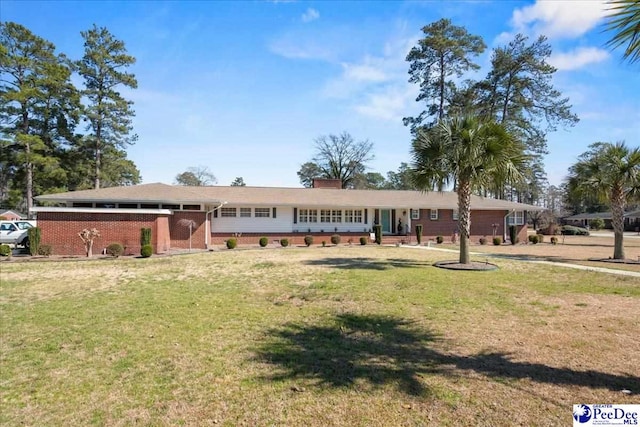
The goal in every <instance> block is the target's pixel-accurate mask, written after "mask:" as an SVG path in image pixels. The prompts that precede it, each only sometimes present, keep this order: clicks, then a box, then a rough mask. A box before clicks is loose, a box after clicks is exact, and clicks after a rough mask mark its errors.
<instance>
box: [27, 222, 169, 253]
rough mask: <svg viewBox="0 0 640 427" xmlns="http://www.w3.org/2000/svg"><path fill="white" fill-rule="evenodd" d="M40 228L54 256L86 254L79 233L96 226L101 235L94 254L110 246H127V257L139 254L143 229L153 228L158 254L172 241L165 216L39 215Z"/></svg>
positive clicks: (44, 240)
mask: <svg viewBox="0 0 640 427" xmlns="http://www.w3.org/2000/svg"><path fill="white" fill-rule="evenodd" d="M163 223H166V226H163ZM38 227H40V229H41V230H42V243H43V244H48V245H51V246H52V249H53V253H54V255H84V253H85V250H84V244H83V243H82V240H81V239H80V237H79V236H78V233H79V232H80V231H82V230H83V229H85V228H89V229H91V228H94V227H95V228H97V229H98V231H99V232H100V237H98V238H96V239H95V240H94V243H93V253H94V254H99V253H101V252H102V250H103V249H104V248H106V247H107V246H108V245H109V244H111V243H120V244H121V245H123V246H125V248H126V249H125V254H126V255H137V254H139V253H140V229H141V228H143V227H146V228H151V232H152V245H153V246H154V249H155V252H156V253H158V252H164V251H165V250H168V249H169V247H170V242H169V240H168V239H166V238H165V237H164V235H167V236H168V234H169V230H168V218H167V217H166V215H164V216H158V215H155V214H117V213H109V214H107V213H84V212H39V213H38ZM165 229H166V230H165ZM165 245H166V248H165Z"/></svg>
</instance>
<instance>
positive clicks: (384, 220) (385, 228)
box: [380, 209, 392, 233]
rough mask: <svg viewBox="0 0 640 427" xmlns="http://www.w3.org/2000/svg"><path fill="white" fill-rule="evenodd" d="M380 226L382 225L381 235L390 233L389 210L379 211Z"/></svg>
mask: <svg viewBox="0 0 640 427" xmlns="http://www.w3.org/2000/svg"><path fill="white" fill-rule="evenodd" d="M380 217H381V218H380V225H382V232H383V233H392V224H391V210H390V209H381V210H380Z"/></svg>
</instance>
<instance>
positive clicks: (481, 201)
mask: <svg viewBox="0 0 640 427" xmlns="http://www.w3.org/2000/svg"><path fill="white" fill-rule="evenodd" d="M36 199H37V200H39V201H47V202H60V203H63V202H118V203H132V202H140V203H207V204H213V203H216V204H218V203H227V204H229V205H233V206H242V205H246V206H256V205H266V206H309V207H314V206H318V207H321V206H340V207H372V208H390V207H407V208H423V209H455V208H457V205H458V196H457V194H456V193H455V192H451V191H444V192H428V193H425V192H420V191H400V190H338V189H324V188H283V187H240V186H237V187H236V186H229V187H222V186H220V187H218V186H205V187H188V186H176V185H167V184H162V183H154V184H142V185H134V186H127V187H110V188H101V189H98V190H82V191H71V192H68V193H57V194H47V195H42V196H38V197H36ZM471 208H472V209H475V210H543V209H544V208H541V207H539V206H533V205H527V204H522V203H514V202H509V201H506V200H497V199H491V198H488V197H479V196H472V197H471Z"/></svg>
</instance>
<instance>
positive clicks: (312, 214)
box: [309, 209, 318, 222]
mask: <svg viewBox="0 0 640 427" xmlns="http://www.w3.org/2000/svg"><path fill="white" fill-rule="evenodd" d="M309 222H318V210H317V209H309Z"/></svg>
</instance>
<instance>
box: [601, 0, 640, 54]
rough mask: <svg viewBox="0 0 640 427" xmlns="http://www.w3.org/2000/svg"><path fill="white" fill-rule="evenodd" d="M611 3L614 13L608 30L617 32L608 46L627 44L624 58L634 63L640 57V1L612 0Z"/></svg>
mask: <svg viewBox="0 0 640 427" xmlns="http://www.w3.org/2000/svg"><path fill="white" fill-rule="evenodd" d="M609 4H610V5H611V8H610V9H609V10H610V11H611V12H612V13H611V14H610V15H609V21H608V22H607V26H606V30H607V31H613V32H615V34H614V35H613V37H612V38H611V40H609V41H608V42H607V46H610V47H611V48H613V49H615V48H618V47H620V46H622V45H627V46H626V48H625V51H624V54H623V58H625V59H629V61H630V62H632V63H633V62H635V61H637V60H638V59H640V1H638V0H612V1H610V2H609Z"/></svg>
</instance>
